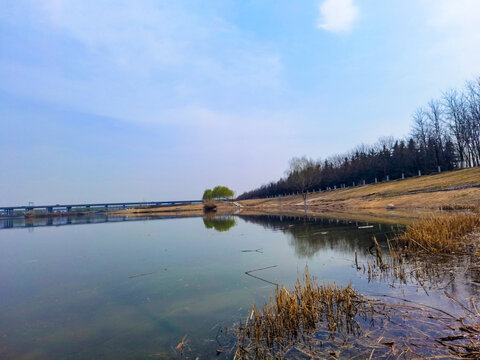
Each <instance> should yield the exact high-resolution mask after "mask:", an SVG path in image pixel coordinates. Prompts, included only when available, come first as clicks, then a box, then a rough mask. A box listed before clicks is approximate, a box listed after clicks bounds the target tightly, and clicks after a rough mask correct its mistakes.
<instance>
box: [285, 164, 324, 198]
mask: <svg viewBox="0 0 480 360" xmlns="http://www.w3.org/2000/svg"><path fill="white" fill-rule="evenodd" d="M319 168H320V165H319V163H317V162H315V161H313V160H312V159H308V158H307V157H306V156H302V157H300V158H298V157H294V158H292V159H291V160H290V162H289V169H288V170H287V171H286V173H287V176H288V181H289V182H290V183H291V184H292V185H293V186H294V187H295V189H296V190H297V191H298V192H299V193H301V194H302V197H303V205H304V206H305V207H306V206H307V190H308V189H309V188H311V187H312V186H313V185H314V184H315V182H316V181H318V180H319V173H320V171H319Z"/></svg>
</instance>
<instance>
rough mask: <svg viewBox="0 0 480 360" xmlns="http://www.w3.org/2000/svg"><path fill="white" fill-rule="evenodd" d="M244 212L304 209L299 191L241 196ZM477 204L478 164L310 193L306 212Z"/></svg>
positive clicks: (410, 211)
mask: <svg viewBox="0 0 480 360" xmlns="http://www.w3.org/2000/svg"><path fill="white" fill-rule="evenodd" d="M239 203H240V204H241V205H242V206H243V207H244V211H245V212H249V211H254V212H263V213H282V212H296V213H300V212H302V211H304V204H303V198H302V196H301V195H292V196H282V197H281V198H278V197H275V198H268V199H252V200H243V201H239ZM479 208H480V167H477V168H473V169H464V170H457V171H451V172H446V173H441V174H436V175H428V176H421V177H415V178H409V179H405V180H395V181H389V182H383V183H378V184H369V185H364V186H356V187H350V188H345V189H336V190H331V191H323V192H316V193H310V194H309V195H308V197H307V209H308V212H315V213H322V212H325V213H329V212H334V213H345V214H355V215H360V216H373V217H398V218H405V219H413V218H418V217H422V216H423V215H428V214H431V213H432V212H439V211H452V210H462V211H476V210H478V209H479Z"/></svg>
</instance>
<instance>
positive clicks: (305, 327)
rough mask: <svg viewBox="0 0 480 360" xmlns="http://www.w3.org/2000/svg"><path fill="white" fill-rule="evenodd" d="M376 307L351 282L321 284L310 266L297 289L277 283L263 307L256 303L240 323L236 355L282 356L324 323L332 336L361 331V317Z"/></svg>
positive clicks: (257, 357)
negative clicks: (339, 284) (314, 277)
mask: <svg viewBox="0 0 480 360" xmlns="http://www.w3.org/2000/svg"><path fill="white" fill-rule="evenodd" d="M373 311H374V308H373V305H372V304H371V303H370V302H369V301H368V300H367V299H366V298H364V297H363V296H361V295H359V294H358V293H357V292H355V291H354V290H353V289H352V288H351V286H350V285H349V286H347V287H345V288H342V287H339V286H336V285H332V284H325V285H319V284H317V282H316V280H315V279H313V278H312V277H311V276H310V275H309V273H308V268H306V270H305V274H304V276H303V278H302V279H300V278H298V280H297V283H296V285H295V286H294V288H293V290H288V289H286V288H285V287H282V288H280V287H278V286H277V288H276V290H275V292H274V294H273V297H270V299H269V301H268V302H266V303H265V304H264V305H263V307H262V308H261V309H259V308H258V307H256V306H255V305H254V306H253V308H252V310H251V312H250V313H249V315H248V317H247V320H246V322H245V325H244V326H242V324H240V326H239V329H238V339H239V340H238V346H237V351H236V354H235V357H236V358H249V356H251V357H253V358H256V359H265V358H272V357H275V358H279V357H281V354H282V353H286V352H287V351H288V349H289V348H290V347H291V346H293V345H296V344H299V343H303V344H305V342H307V340H308V339H309V338H311V336H312V335H314V334H315V333H316V332H318V331H319V327H320V325H321V327H322V328H323V329H326V331H327V332H328V334H329V337H331V336H333V335H334V334H335V333H337V332H345V333H347V334H351V333H357V332H358V331H359V325H358V322H357V317H358V316H360V317H361V318H367V317H369V315H370V314H372V313H373ZM273 355H275V356H273Z"/></svg>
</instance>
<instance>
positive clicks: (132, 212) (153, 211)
mask: <svg viewBox="0 0 480 360" xmlns="http://www.w3.org/2000/svg"><path fill="white" fill-rule="evenodd" d="M238 209H239V208H238V206H236V205H234V204H233V203H230V202H219V203H217V211H216V214H218V215H226V214H233V213H235V211H237V210H238ZM108 213H109V214H112V215H123V216H162V215H186V216H198V215H203V214H204V211H203V204H185V205H171V206H158V207H148V208H137V209H126V210H118V211H110V212H108Z"/></svg>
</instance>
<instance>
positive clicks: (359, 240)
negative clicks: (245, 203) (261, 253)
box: [238, 215, 394, 258]
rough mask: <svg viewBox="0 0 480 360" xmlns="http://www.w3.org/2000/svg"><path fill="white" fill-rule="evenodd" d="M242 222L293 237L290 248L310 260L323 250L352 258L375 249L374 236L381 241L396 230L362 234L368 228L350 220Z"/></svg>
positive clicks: (378, 227)
mask: <svg viewBox="0 0 480 360" xmlns="http://www.w3.org/2000/svg"><path fill="white" fill-rule="evenodd" d="M238 216H239V217H241V218H242V219H244V220H246V221H248V222H252V223H256V224H259V225H262V226H264V227H265V228H269V229H273V230H277V231H282V232H283V233H285V234H288V235H290V240H289V241H290V245H291V246H292V247H293V248H294V249H295V253H296V254H297V255H298V256H299V257H302V258H311V257H313V256H314V255H315V254H316V253H317V252H319V251H320V250H335V251H337V252H342V253H344V254H345V255H346V256H347V257H349V258H350V257H351V256H352V254H353V253H354V251H355V249H362V248H363V249H365V248H368V247H370V246H371V245H372V236H374V235H375V236H376V237H377V239H378V240H382V239H383V238H384V237H385V236H386V235H387V234H388V233H391V232H392V231H393V229H394V227H392V226H390V225H383V224H373V225H374V226H373V227H372V228H368V229H362V230H359V229H358V226H362V225H366V223H360V222H355V221H350V220H335V219H321V218H303V217H285V216H270V215H266V216H249V215H238Z"/></svg>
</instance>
